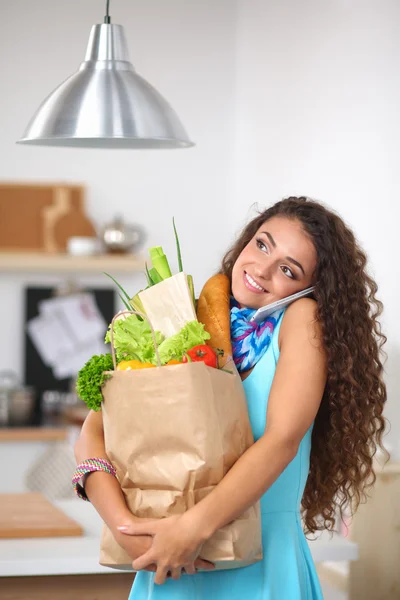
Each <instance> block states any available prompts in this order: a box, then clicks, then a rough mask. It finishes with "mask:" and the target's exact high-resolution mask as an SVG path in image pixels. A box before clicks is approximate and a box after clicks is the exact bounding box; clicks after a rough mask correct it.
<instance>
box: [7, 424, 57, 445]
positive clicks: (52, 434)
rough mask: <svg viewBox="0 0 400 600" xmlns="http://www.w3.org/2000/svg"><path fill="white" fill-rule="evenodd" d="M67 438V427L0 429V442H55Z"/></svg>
mask: <svg viewBox="0 0 400 600" xmlns="http://www.w3.org/2000/svg"><path fill="white" fill-rule="evenodd" d="M67 438H68V428H67V427H10V428H4V429H0V442H56V441H62V440H66V439H67Z"/></svg>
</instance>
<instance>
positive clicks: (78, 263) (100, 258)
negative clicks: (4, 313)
mask: <svg viewBox="0 0 400 600" xmlns="http://www.w3.org/2000/svg"><path fill="white" fill-rule="evenodd" d="M142 269H144V259H142V258H141V257H139V256H134V255H132V254H121V255H112V254H102V255H101V254H98V255H95V256H72V255H69V254H46V253H25V252H0V272H16V271H19V272H26V273H29V272H32V271H33V272H42V273H58V272H63V273H68V272H69V273H79V272H81V273H83V272H86V273H89V272H92V273H102V272H103V271H106V272H108V271H110V272H111V273H115V272H131V271H141V270H142Z"/></svg>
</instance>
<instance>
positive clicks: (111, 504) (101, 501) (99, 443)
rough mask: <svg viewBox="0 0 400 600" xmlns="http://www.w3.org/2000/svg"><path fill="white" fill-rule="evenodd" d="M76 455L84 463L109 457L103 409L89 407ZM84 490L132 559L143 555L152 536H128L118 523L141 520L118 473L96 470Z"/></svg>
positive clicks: (124, 523)
mask: <svg viewBox="0 0 400 600" xmlns="http://www.w3.org/2000/svg"><path fill="white" fill-rule="evenodd" d="M75 458H76V460H77V462H78V463H81V462H82V461H83V460H85V459H87V458H105V459H107V460H108V457H107V454H106V449H105V445H104V430H103V417H102V414H101V411H99V412H94V411H90V413H89V414H88V416H87V417H86V419H85V422H84V424H83V426H82V430H81V433H80V435H79V438H78V440H77V442H76V444H75ZM85 492H86V494H87V497H88V498H89V500H90V501H91V503H92V504H93V506H94V507H95V509H96V510H97V512H98V513H99V515H100V516H101V518H102V519H103V521H104V522H105V523H106V525H107V526H108V527H109V529H110V530H111V532H112V534H113V535H114V537H115V539H116V541H117V542H118V543H119V545H120V546H122V547H123V548H124V550H125V551H126V552H128V554H129V556H131V557H132V559H134V558H136V557H138V556H140V555H141V554H143V552H146V550H147V549H148V548H149V547H150V545H151V538H149V537H148V536H139V537H137V538H136V541H135V538H129V537H128V536H126V535H124V534H123V533H121V532H120V531H119V530H118V529H117V528H118V527H119V526H121V525H122V526H124V525H129V524H132V523H133V522H140V521H142V519H139V518H137V517H135V516H134V515H133V514H132V513H131V512H130V510H129V509H128V507H127V505H126V502H125V497H124V494H123V492H122V490H121V486H120V485H119V482H118V480H117V478H116V477H113V476H112V475H109V474H108V473H104V472H102V471H95V472H93V473H90V474H89V475H88V476H87V477H86V481H85Z"/></svg>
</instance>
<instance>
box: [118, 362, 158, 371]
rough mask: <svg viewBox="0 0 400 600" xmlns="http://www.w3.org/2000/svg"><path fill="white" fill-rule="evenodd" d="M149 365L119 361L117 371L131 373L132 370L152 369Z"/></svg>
mask: <svg viewBox="0 0 400 600" xmlns="http://www.w3.org/2000/svg"><path fill="white" fill-rule="evenodd" d="M154 366H155V365H152V364H151V363H143V362H140V360H121V362H120V363H118V365H117V371H132V370H133V369H150V368H151V367H154Z"/></svg>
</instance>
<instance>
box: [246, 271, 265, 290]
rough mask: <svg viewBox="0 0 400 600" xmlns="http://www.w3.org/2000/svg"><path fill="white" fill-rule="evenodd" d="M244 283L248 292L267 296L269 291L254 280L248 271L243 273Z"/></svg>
mask: <svg viewBox="0 0 400 600" xmlns="http://www.w3.org/2000/svg"><path fill="white" fill-rule="evenodd" d="M243 282H244V285H245V286H246V288H247V289H248V290H250V291H251V292H253V293H254V294H265V293H267V292H268V290H266V289H264V288H263V287H262V286H261V285H260V283H259V282H258V281H256V280H255V279H253V277H251V275H249V274H248V273H247V272H246V271H243Z"/></svg>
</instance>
